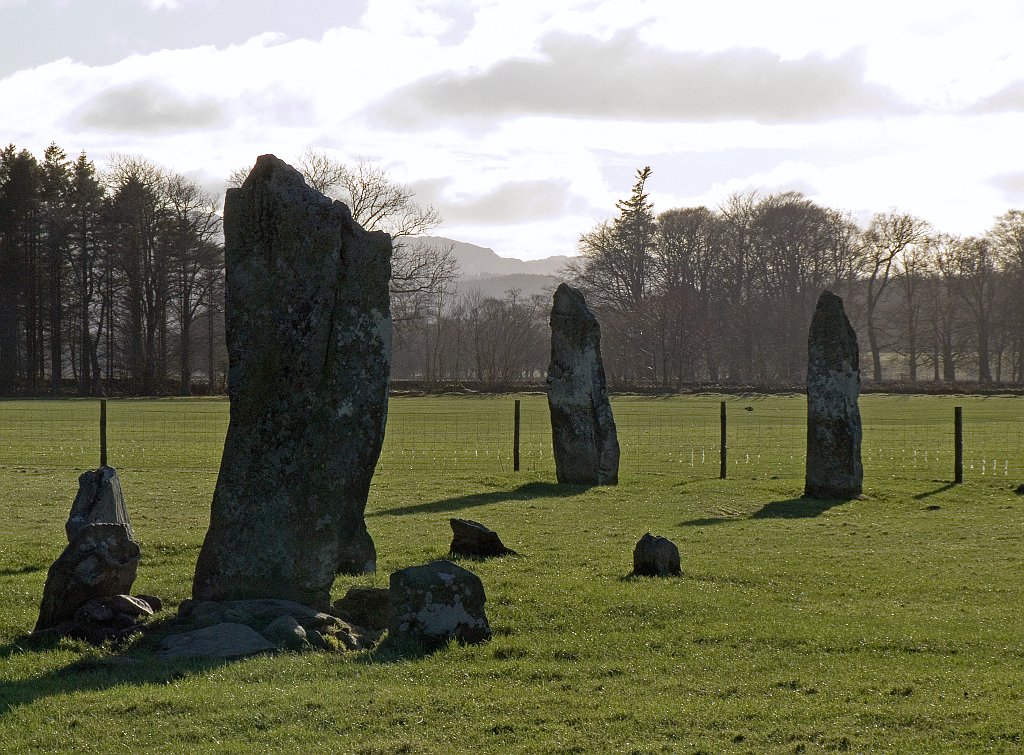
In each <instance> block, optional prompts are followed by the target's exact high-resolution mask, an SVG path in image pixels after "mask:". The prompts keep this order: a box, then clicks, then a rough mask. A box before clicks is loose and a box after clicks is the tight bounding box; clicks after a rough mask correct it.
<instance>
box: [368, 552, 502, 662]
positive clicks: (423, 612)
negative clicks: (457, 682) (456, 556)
mask: <svg viewBox="0 0 1024 755" xmlns="http://www.w3.org/2000/svg"><path fill="white" fill-rule="evenodd" d="M388 585H389V587H388V589H389V591H390V593H391V600H390V604H389V607H388V608H389V611H388V638H389V639H390V640H391V641H394V642H399V643H401V642H410V641H411V642H414V643H416V644H419V645H421V646H423V647H424V648H426V649H427V650H436V649H437V648H439V647H443V646H444V645H445V644H447V643H448V641H449V640H456V641H458V642H462V643H469V644H472V643H477V642H484V641H485V640H489V639H490V638H491V627H490V624H488V622H487V614H486V612H485V611H484V603H485V602H486V601H487V597H486V595H485V594H484V585H483V582H481V581H480V577H478V576H477V575H475V574H474V573H473V572H471V571H469V570H468V569H463V568H462V567H461V566H456V565H455V564H453V563H452V562H451V561H444V560H442V561H431V562H430V563H429V564H423V565H422V566H410V567H407V568H405V569H400V570H399V571H396V572H393V573H392V574H391V580H390V582H389V583H388Z"/></svg>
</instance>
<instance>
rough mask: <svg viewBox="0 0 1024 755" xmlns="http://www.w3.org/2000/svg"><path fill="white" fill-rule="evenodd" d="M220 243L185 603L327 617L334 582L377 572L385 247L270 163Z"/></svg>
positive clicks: (230, 203) (228, 203) (233, 195)
mask: <svg viewBox="0 0 1024 755" xmlns="http://www.w3.org/2000/svg"><path fill="white" fill-rule="evenodd" d="M224 238H225V263H226V275H227V283H226V328H227V333H226V335H227V344H228V354H229V363H230V372H229V380H228V392H229V394H230V398H231V417H230V422H229V426H228V433H227V439H226V441H225V445H224V455H223V458H222V461H221V468H220V475H219V477H218V480H217V485H216V488H215V492H214V497H213V504H212V509H211V516H210V527H209V530H208V532H207V534H206V539H205V542H204V543H203V547H202V550H201V552H200V555H199V559H198V563H197V565H196V571H195V577H194V580H193V587H192V595H193V598H195V599H196V600H199V601H211V600H216V601H232V600H239V599H246V598H285V599H288V600H292V601H295V602H298V603H303V604H307V605H311V606H316V607H318V608H322V609H326V608H327V607H328V604H329V601H330V589H331V585H332V583H333V582H334V578H335V576H336V575H337V574H339V573H361V572H365V571H372V570H374V568H375V565H376V552H375V549H374V545H373V540H372V539H371V538H370V535H369V533H368V532H367V530H366V524H365V521H364V519H363V513H364V510H365V507H366V499H367V495H368V492H369V487H370V479H371V477H372V476H373V472H374V467H375V465H376V463H377V458H378V456H379V454H380V449H381V444H382V442H383V440H384V426H385V421H386V418H387V401H388V375H389V370H390V354H391V314H390V305H389V294H388V281H389V278H390V273H391V267H390V264H391V263H390V258H391V239H390V237H389V236H388V235H387V234H385V233H367V232H365V231H364V230H363V229H362V228H360V227H359V225H358V224H357V223H356V222H355V221H354V220H353V219H352V214H351V212H350V211H349V209H348V207H346V206H345V205H344V204H342V203H341V202H337V201H332V200H330V199H328V198H327V197H325V196H324V195H322V194H320V193H319V192H317V191H315V190H313V189H311V188H310V187H309V186H307V185H306V183H305V181H304V180H303V178H302V176H301V175H300V174H299V172H298V171H296V170H295V169H294V168H292V167H291V166H289V165H287V164H286V163H284V162H282V161H281V160H279V159H277V158H276V157H274V156H273V155H263V156H262V157H260V158H259V159H258V160H257V162H256V165H255V167H254V168H253V169H252V171H251V172H250V173H249V176H248V177H247V178H246V179H245V182H244V183H243V184H242V186H241V187H240V188H237V189H229V190H228V192H227V197H226V199H225V206H224Z"/></svg>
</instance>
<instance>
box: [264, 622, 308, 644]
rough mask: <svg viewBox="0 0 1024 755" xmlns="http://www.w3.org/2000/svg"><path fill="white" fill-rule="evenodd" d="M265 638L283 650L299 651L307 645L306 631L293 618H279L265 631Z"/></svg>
mask: <svg viewBox="0 0 1024 755" xmlns="http://www.w3.org/2000/svg"><path fill="white" fill-rule="evenodd" d="M263 636H264V637H266V638H267V639H268V640H270V642H272V643H274V645H276V646H277V647H279V648H281V649H282V650H298V649H299V648H301V647H302V646H303V645H305V644H306V630H305V629H303V628H302V625H301V624H300V623H299V622H297V621H296V620H295V618H294V617H293V616H288V615H287V614H285V615H284V616H279V617H278V618H276V619H274V620H273V621H272V622H270V624H269V625H268V626H267V628H266V629H264V630H263Z"/></svg>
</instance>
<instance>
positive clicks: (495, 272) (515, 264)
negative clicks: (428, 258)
mask: <svg viewBox="0 0 1024 755" xmlns="http://www.w3.org/2000/svg"><path fill="white" fill-rule="evenodd" d="M414 241H417V242H423V243H426V244H429V245H431V246H438V247H444V246H448V245H449V244H454V245H455V247H454V250H453V251H454V254H455V258H456V259H457V260H458V261H459V270H460V272H461V274H462V277H463V278H467V279H469V278H494V277H497V276H519V275H527V276H530V275H537V276H557V275H558V273H559V271H560V270H561V269H562V268H563V267H565V264H566V263H567V262H568V261H569V259H570V258H569V257H567V256H565V255H562V254H559V255H556V256H554V257H545V258H544V259H542V260H520V259H514V258H512V257H501V256H499V255H498V254H496V253H495V251H494V250H493V249H488V248H487V247H483V246H477V245H476V244H467V243H466V242H464V241H455V240H454V239H446V238H444V237H442V236H417V237H416V238H415V239H414Z"/></svg>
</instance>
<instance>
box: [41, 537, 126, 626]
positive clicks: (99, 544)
mask: <svg viewBox="0 0 1024 755" xmlns="http://www.w3.org/2000/svg"><path fill="white" fill-rule="evenodd" d="M139 555H140V552H139V545H138V543H136V542H135V541H134V540H132V539H131V537H129V535H128V528H127V527H125V525H123V524H115V523H111V522H103V523H98V524H86V525H85V526H83V527H82V528H81V529H80V530H78V533H77V534H76V535H75V537H74V538H73V539H72V540H71V542H70V543H68V546H67V548H65V549H64V552H63V553H61V555H60V557H59V558H58V559H57V560H56V561H54V562H53V564H52V565H51V566H50V570H49V572H48V573H47V575H46V584H45V586H44V587H43V600H42V604H41V605H40V607H39V620H38V621H37V622H36V631H40V630H44V629H50V628H53V627H56V626H58V625H60V624H62V623H63V622H66V621H70V620H72V619H73V618H74V616H75V612H76V611H77V610H78V609H79V608H81V607H82V606H83V605H85V604H86V603H88V602H89V601H90V600H92V599H93V598H102V597H107V596H113V595H123V594H127V593H129V592H131V587H132V583H133V582H134V581H135V574H136V571H137V570H138V567H139Z"/></svg>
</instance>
